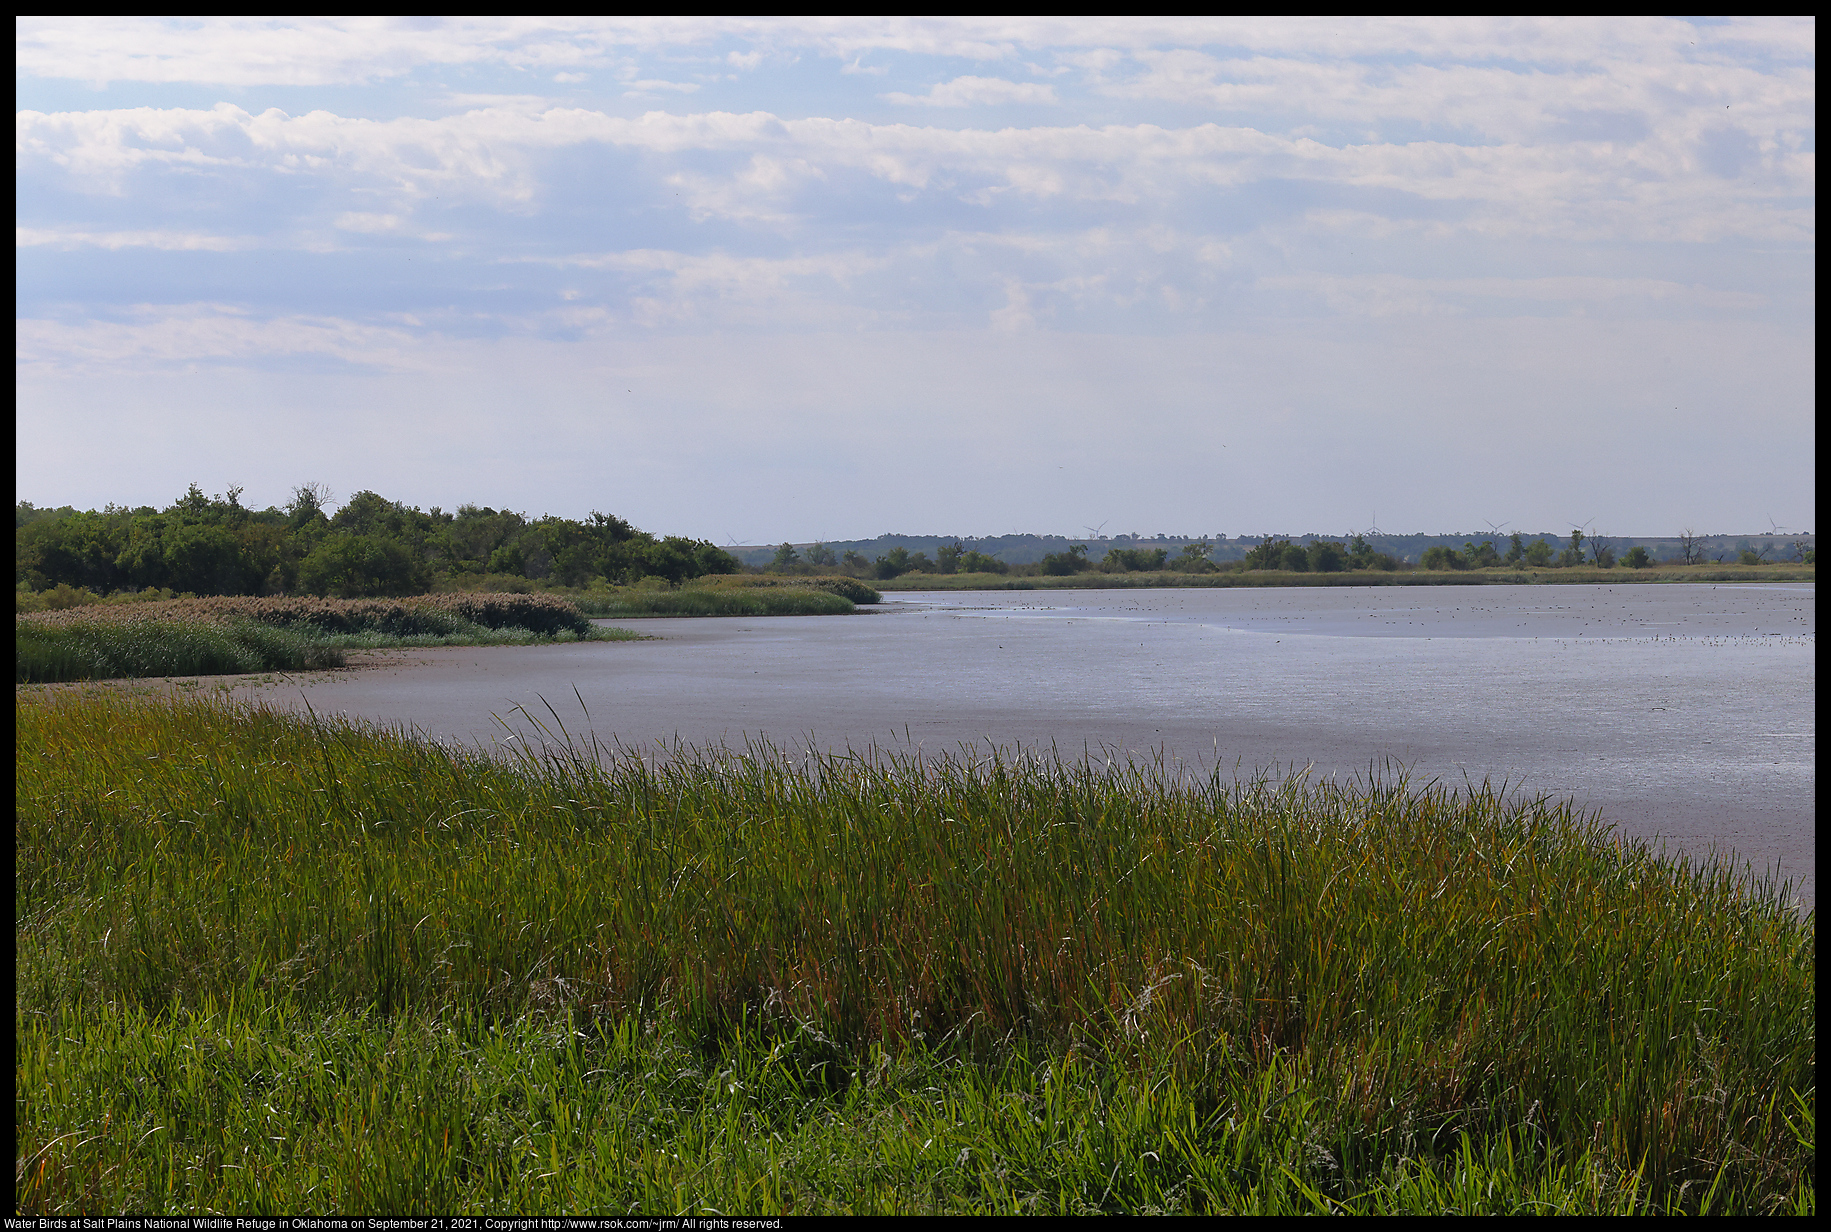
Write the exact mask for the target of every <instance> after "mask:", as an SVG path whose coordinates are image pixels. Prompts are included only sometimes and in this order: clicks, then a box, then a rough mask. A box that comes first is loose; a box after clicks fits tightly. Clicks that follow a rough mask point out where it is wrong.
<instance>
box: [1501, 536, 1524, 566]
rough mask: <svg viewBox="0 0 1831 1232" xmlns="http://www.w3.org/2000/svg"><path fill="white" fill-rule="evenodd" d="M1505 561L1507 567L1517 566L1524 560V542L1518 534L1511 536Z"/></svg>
mask: <svg viewBox="0 0 1831 1232" xmlns="http://www.w3.org/2000/svg"><path fill="white" fill-rule="evenodd" d="M1505 559H1506V562H1507V563H1508V564H1509V565H1517V564H1519V563H1520V562H1521V561H1523V560H1525V559H1526V541H1525V540H1524V539H1522V538H1521V537H1520V536H1519V535H1518V534H1515V535H1514V536H1513V540H1512V542H1511V543H1510V544H1509V545H1508V547H1507V555H1506V557H1505Z"/></svg>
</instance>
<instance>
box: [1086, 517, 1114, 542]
mask: <svg viewBox="0 0 1831 1232" xmlns="http://www.w3.org/2000/svg"><path fill="white" fill-rule="evenodd" d="M1110 521H1112V519H1111V518H1108V519H1106V522H1110ZM1106 522H1102V523H1100V525H1098V526H1089V525H1088V524H1087V523H1085V522H1083V523H1081V529H1082V530H1084V531H1086V532H1087V537H1088V538H1089V539H1098V538H1099V537H1100V532H1101V531H1102V530H1104V529H1105V528H1106Z"/></svg>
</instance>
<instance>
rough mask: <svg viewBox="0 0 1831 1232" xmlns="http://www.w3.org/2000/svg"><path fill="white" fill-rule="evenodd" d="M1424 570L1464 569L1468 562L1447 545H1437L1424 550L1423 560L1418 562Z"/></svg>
mask: <svg viewBox="0 0 1831 1232" xmlns="http://www.w3.org/2000/svg"><path fill="white" fill-rule="evenodd" d="M1419 563H1420V564H1422V565H1423V566H1424V567H1425V568H1426V569H1466V568H1468V567H1469V562H1468V561H1466V560H1464V559H1463V557H1462V554H1461V553H1460V552H1458V551H1456V549H1455V548H1452V547H1450V546H1449V545H1448V544H1443V543H1438V544H1433V545H1432V546H1430V547H1428V548H1426V549H1424V559H1423V560H1422V561H1420V562H1419Z"/></svg>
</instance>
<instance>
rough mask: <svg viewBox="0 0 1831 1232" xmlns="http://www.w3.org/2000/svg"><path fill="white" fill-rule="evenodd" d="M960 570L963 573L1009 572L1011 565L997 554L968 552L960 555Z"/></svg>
mask: <svg viewBox="0 0 1831 1232" xmlns="http://www.w3.org/2000/svg"><path fill="white" fill-rule="evenodd" d="M958 567H959V570H960V572H962V573H1009V572H1010V571H1011V566H1010V565H1007V564H1006V563H1005V562H1004V561H1002V560H999V559H998V558H997V557H996V556H987V555H986V554H985V553H984V552H967V553H965V554H964V555H963V556H961V557H960V561H959V566H958Z"/></svg>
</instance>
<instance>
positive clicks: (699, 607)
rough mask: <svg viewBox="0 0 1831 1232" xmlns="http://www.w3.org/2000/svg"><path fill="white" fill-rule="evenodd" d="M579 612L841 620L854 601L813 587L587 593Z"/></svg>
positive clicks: (699, 588) (633, 589)
mask: <svg viewBox="0 0 1831 1232" xmlns="http://www.w3.org/2000/svg"><path fill="white" fill-rule="evenodd" d="M579 606H580V608H581V609H582V610H583V611H584V612H585V613H586V614H588V615H591V616H611V617H632V616H843V615H845V614H847V613H848V612H851V611H853V610H854V606H853V601H852V600H851V599H849V598H847V597H846V596H845V595H841V594H836V593H834V592H832V591H829V590H823V589H819V588H816V587H812V586H773V587H737V586H718V587H714V586H683V587H681V588H680V589H678V590H663V589H660V588H656V589H646V588H641V587H629V588H625V589H622V590H609V591H592V592H587V593H586V595H585V596H584V597H582V598H581V599H580V600H579Z"/></svg>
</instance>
